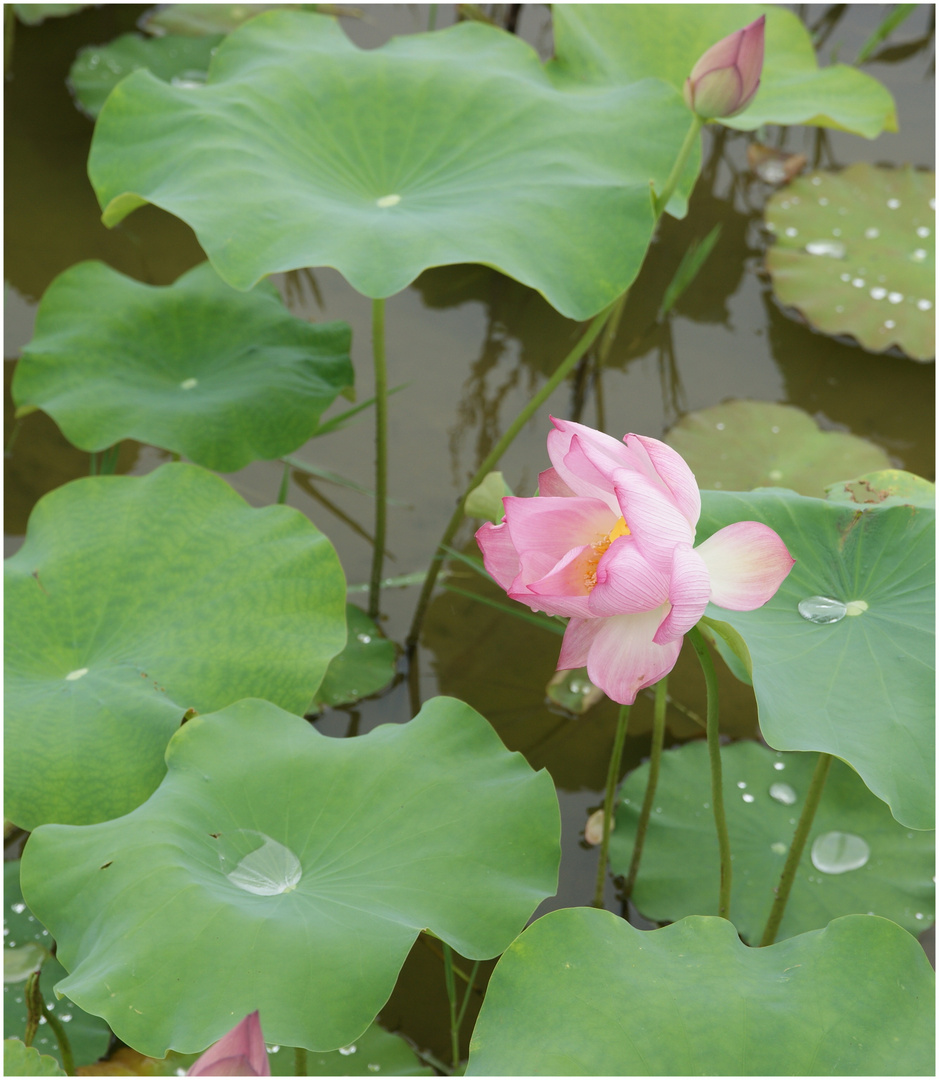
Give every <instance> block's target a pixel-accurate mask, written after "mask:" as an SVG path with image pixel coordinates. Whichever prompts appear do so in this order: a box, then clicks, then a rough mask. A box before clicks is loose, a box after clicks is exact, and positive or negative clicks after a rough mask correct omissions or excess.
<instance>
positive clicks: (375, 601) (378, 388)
mask: <svg viewBox="0 0 939 1080" xmlns="http://www.w3.org/2000/svg"><path fill="white" fill-rule="evenodd" d="M372 359H373V362H374V367H375V546H374V548H373V550H372V574H371V579H370V581H369V589H368V615H369V618H370V619H377V618H378V615H379V609H380V603H381V601H380V596H381V579H382V569H383V563H384V558H385V522H386V517H387V503H388V371H387V367H386V364H385V301H384V300H373V301H372Z"/></svg>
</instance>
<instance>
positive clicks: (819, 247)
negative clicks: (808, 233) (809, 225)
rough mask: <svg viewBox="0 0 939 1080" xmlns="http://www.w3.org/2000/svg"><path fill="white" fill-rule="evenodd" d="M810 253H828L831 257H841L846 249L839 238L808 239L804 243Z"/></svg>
mask: <svg viewBox="0 0 939 1080" xmlns="http://www.w3.org/2000/svg"><path fill="white" fill-rule="evenodd" d="M805 250H806V251H807V252H808V253H809V254H810V255H828V256H829V257H830V258H832V259H843V258H844V256H845V251H846V250H847V249H846V248H845V246H844V244H842V243H841V241H840V240H810V241H809V242H808V243H807V244H806V245H805Z"/></svg>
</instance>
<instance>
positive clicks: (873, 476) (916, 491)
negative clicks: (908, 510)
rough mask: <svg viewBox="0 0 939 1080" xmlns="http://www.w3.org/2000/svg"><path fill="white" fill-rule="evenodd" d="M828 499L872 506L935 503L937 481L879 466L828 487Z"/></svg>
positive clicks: (926, 504)
mask: <svg viewBox="0 0 939 1080" xmlns="http://www.w3.org/2000/svg"><path fill="white" fill-rule="evenodd" d="M826 493H827V496H828V498H829V499H832V500H833V501H835V502H849V503H855V504H860V505H862V506H865V507H866V506H869V505H872V504H877V505H880V506H929V507H933V508H934V507H935V505H936V485H935V484H933V483H930V481H929V480H924V479H923V478H922V477H921V476H916V475H915V474H914V473H908V472H904V471H903V470H902V469H880V470H878V471H877V472H873V473H867V474H865V475H864V476H858V477H855V479H854V480H842V481H841V482H840V483H837V484H832V485H831V486H830V487H828V488H826Z"/></svg>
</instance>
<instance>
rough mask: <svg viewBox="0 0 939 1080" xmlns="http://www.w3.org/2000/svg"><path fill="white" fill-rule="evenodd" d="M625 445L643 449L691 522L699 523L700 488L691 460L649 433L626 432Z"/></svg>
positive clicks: (658, 475) (660, 478)
mask: <svg viewBox="0 0 939 1080" xmlns="http://www.w3.org/2000/svg"><path fill="white" fill-rule="evenodd" d="M626 445H627V446H628V447H629V448H630V449H635V450H637V451H638V450H639V449H640V448H641V449H642V451H644V452H645V454H646V455H647V456H648V458H649V464H650V467H651V468H652V470H653V471H654V473H655V475H656V476H657V477H658V478H659V480H661V482H662V483H663V484H664V485H665V487H666V488H667V489H668V491H669V493H670V494H671V496H672V499H673V500H674V502H675V505H676V506H677V507H678V509H679V510H681V512H682V513H683V514H684V515H685V517H686V518H687V519H688V523H689V524H690V525H692V526H694V525H697V523H698V518H699V517H700V516H701V492H700V491H699V490H698V483H697V481H696V480H695V478H694V473H693V472H692V471H691V469H689V468H688V463H687V462H686V461H685V459H684V458H683V457H682V456H681V454H679V453H678V451H677V450H673V449H672V448H671V447H670V446H669V445H668V444H667V443H663V442H660V441H659V440H658V439H651V438H649V437H648V436H647V435H627V436H626Z"/></svg>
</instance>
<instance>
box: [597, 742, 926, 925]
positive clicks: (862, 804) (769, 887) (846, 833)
mask: <svg viewBox="0 0 939 1080" xmlns="http://www.w3.org/2000/svg"><path fill="white" fill-rule="evenodd" d="M721 760H722V763H723V769H724V799H725V809H726V813H727V828H728V831H729V833H730V849H731V851H732V852H733V856H734V874H733V893H732V896H731V902H730V918H731V921H732V922H733V924H734V926H736V928H737V930H738V931H739V933H740V936H741V937H742V938H743V939H744V941H747V942H750V943H751V944H756V943H757V942H758V941H759V940H760V937H761V935H762V932H763V927H764V926H765V925H766V920H767V918H768V917H769V912H770V908H771V906H772V903H773V894H774V889H775V886H776V885H778V884H779V875H780V874H781V872H782V868H783V865H784V864H785V861H786V856H787V854H788V851H789V845H790V843H791V841H792V835H793V832H794V827H795V822H796V820H797V819H798V817H799V814H800V813H801V812H802V807H803V805H804V802H805V795H806V793H807V791H808V788H809V783H810V781H811V779H812V772H813V770H814V768H815V763H816V761H817V757H816V755H815V754H780V753H778V752H775V751H773V750H769V749H767V748H766V747H765V746H762V745H760V744H759V743H755V742H750V741H742V742H736V743H732V744H731V745H730V746H725V747H723V748H722V749H721ZM648 776H649V766H648V764H645V765H642V766H641V767H640V768H638V769H636V770H635V771H634V772H632V773H630V774H629V776H628V777H627V778H626V780H625V781H624V782H623V785H622V788H621V789H620V799H621V801H620V805H619V808H618V809H617V813H616V832H615V833H614V835H613V837H612V839H611V841H610V865H611V867H612V869H613V872H614V873H616V874H626V873H627V871H628V870H629V861H630V858H631V857H632V849H633V844H634V842H635V836H636V822H637V821H638V818H639V810H640V807H641V806H642V800H643V796H644V794H645V789H646V782H647V780H648ZM655 805H656V811H657V812H656V813H655V814H653V815H652V816H651V818H650V819H649V831H648V833H647V834H646V841H645V846H644V847H643V851H642V863H641V866H640V869H639V876H638V877H637V879H636V885H635V889H634V891H633V897H632V899H633V902H634V903H635V905H636V907H637V908H638V909H639V910H640V911H641V912H642V914H643V915H645V916H646V917H647V918H649V919H653V920H655V921H656V922H677V920H678V919H682V918H684V917H685V916H686V915H716V914H717V898H718V885H719V865H720V863H719V855H718V850H717V834H716V831H715V828H714V817H713V814H712V812H711V810H710V806H711V781H710V772H709V769H708V759H707V746H706V745H705V744H704V742H703V741H701V740H697V741H695V742H692V743H688V744H686V745H685V746H682V747H679V748H677V749H674V750H669V751H667V752H666V753H665V754H663V756H662V771H661V774H660V776H659V783H658V787H657V788H656V797H655ZM841 838H846V839H841ZM847 838H850V839H847ZM934 839H935V838H934V834H933V833H928V832H913V831H909V830H907V829H905V828H904V827H903V826H902V825H900V824H898V823H897V822H896V821H895V820H894V818H893V817H892V816H891V814H890V811H889V810H888V809H887V807H886V806H885V805H884V804H883V803H882V802H881V801H880V800H879V799H876V798H874V796H873V795H871V793H870V792H869V791H868V790H867V788H866V787H865V786H864V784H863V783H862V781H861V780H860V779H859V778H858V776H857V774H856V773H855V772H853V771H852V770H851V769H849V768H848V766H847V765H845V764H843V763H842V762H840V761H838V760H835V761H833V762H832V765H831V771H830V772H829V775H828V779H827V781H826V783H825V789H824V792H823V794H822V800H821V803H820V805H819V807H818V810H817V812H816V814H815V820H814V822H813V824H812V829H811V832H810V833H809V838H808V842H807V844H806V847H805V851H804V854H803V856H802V860H801V862H800V864H799V869H798V871H797V872H796V878H795V882H794V884H793V887H792V892H791V894H790V896H789V902H788V904H787V906H786V913H785V916H784V918H783V922H782V925H781V927H780V931H779V934H778V935H777V937H778V939H782V938H786V937H793V936H794V935H796V934H802V933H805V932H806V931H808V930H817V929H820V928H821V927H824V926H826V925H827V924H828V923H829V922H831V920H832V919H835V918H838V917H839V916H841V915H855V914H859V915H863V914H868V915H882V916H883V917H884V918H886V919H892V920H893V922H895V923H897V924H898V925H900V926H902V927H903V928H904V929H905V930H908V931H909V932H910V933H911V934H919V933H921V932H922V931H923V930H925V929H926V927H927V926H929V925H930V924H931V923H932V921H933V916H932V911H933V904H934V894H935V886H934V884H933V880H932V878H933V873H934V871H935V842H934ZM839 844H840V845H841V846H842V847H844V848H846V849H848V848H849V849H850V850H852V851H853V850H855V849H856V850H857V857H856V858H855V859H853V860H852V859H847V858H842V859H841V860H840V861H839V860H838V859H835V858H832V857H826V854H825V852H826V847H830V846H837V845H839Z"/></svg>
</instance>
